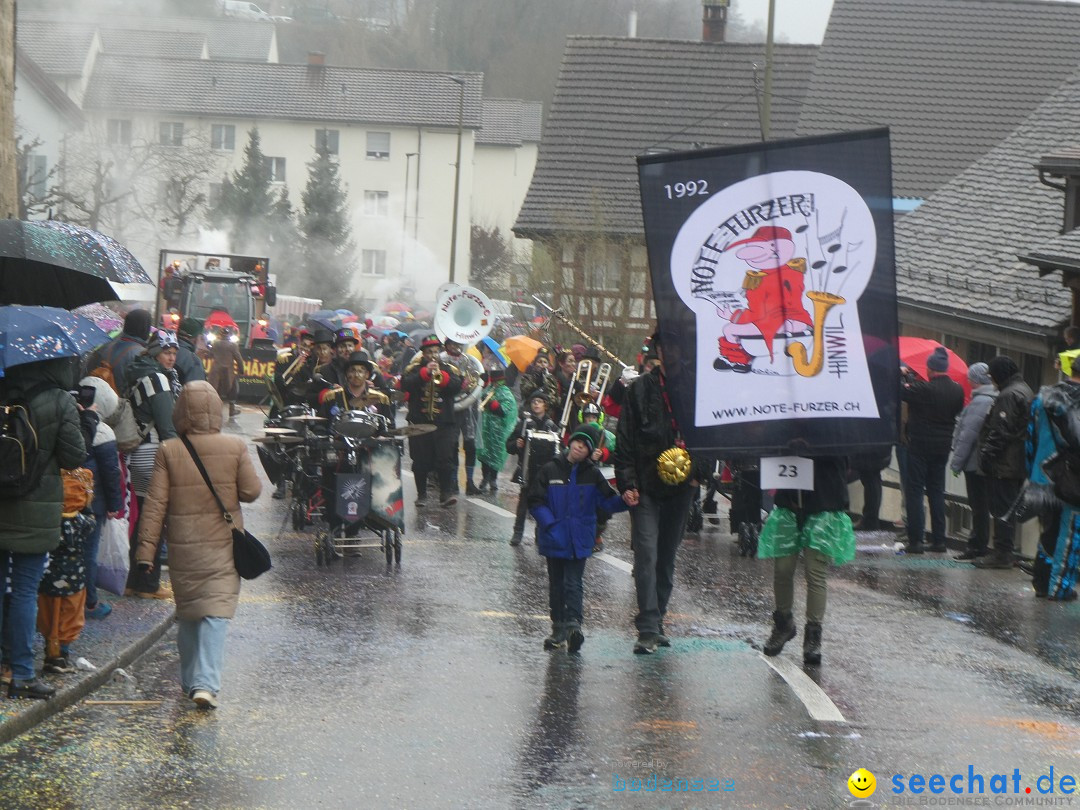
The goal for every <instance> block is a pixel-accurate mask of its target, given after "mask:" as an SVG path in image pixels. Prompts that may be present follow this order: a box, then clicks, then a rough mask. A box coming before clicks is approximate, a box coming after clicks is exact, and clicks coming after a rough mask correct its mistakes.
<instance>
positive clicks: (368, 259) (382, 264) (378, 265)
mask: <svg viewBox="0 0 1080 810" xmlns="http://www.w3.org/2000/svg"><path fill="white" fill-rule="evenodd" d="M360 272H361V273H363V274H364V275H365V276H385V275H386V251H385V250H365V251H364V253H363V260H362V263H361V269H360Z"/></svg>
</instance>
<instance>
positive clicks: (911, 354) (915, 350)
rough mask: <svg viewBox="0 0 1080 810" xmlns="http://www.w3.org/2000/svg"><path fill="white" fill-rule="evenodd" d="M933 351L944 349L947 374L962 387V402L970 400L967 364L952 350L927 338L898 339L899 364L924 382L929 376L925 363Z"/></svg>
mask: <svg viewBox="0 0 1080 810" xmlns="http://www.w3.org/2000/svg"><path fill="white" fill-rule="evenodd" d="M935 349H945V353H946V354H947V355H949V371H948V372H947V373H948V375H949V377H950V378H951V379H953V380H956V382H958V383H960V385H961V386H962V387H963V389H964V401H965V402H967V400H968V399H970V398H971V382H970V381H969V380H968V376H967V373H968V367H967V363H965V362H964V361H963V360H961V359H960V356H959V355H958V354H957V353H956V352H954V351H953V350H952V349H947V348H945V347H944V346H942V345H941V344H940V343H938V342H937V341H936V340H930V339H929V338H917V337H902V338H900V362H901V363H902V364H903V365H905V366H907V367H908V368H910V369H911V370H912V371H914V372H915V373H916V374H918V375H919V376H920V377H922V378H923V379H924V380H929V379H930V374H929V372H928V371H927V369H926V361H927V359H929V357H930V355H931V354H933V353H934V350H935Z"/></svg>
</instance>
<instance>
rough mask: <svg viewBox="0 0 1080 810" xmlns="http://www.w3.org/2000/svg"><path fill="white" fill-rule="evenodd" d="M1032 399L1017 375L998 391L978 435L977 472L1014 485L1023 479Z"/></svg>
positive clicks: (1025, 472)
mask: <svg viewBox="0 0 1080 810" xmlns="http://www.w3.org/2000/svg"><path fill="white" fill-rule="evenodd" d="M1034 398H1035V395H1034V394H1032V392H1031V389H1030V388H1029V387H1028V384H1027V383H1026V382H1024V379H1023V377H1021V376H1020V375H1019V374H1013V375H1012V376H1011V377H1009V379H1008V380H1006V381H1005V384H1004V385H1002V386H1001V388H1000V389H999V390H998V395H997V398H996V399H995V400H994V403H993V405H991V406H990V412H989V413H988V414H987V415H986V421H984V422H983V425H982V430H980V431H979V472H981V473H982V474H983V475H986V476H989V477H991V478H1003V479H1013V480H1016V481H1019V480H1021V479H1023V478H1024V477H1025V476H1026V474H1027V465H1026V464H1025V452H1024V442H1025V441H1026V439H1027V424H1028V415H1029V413H1030V412H1031V401H1032V400H1033V399H1034Z"/></svg>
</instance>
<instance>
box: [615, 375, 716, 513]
mask: <svg viewBox="0 0 1080 810" xmlns="http://www.w3.org/2000/svg"><path fill="white" fill-rule="evenodd" d="M615 435H616V445H615V458H614V464H615V478H616V481H617V483H618V485H619V492H626V491H627V490H628V489H637V490H640V491H641V492H642V493H647V494H648V495H650V496H652V497H654V498H668V497H671V496H673V495H675V494H677V493H679V492H683V491H685V490H686V489H688V488H689V487H690V481H691V480H692V479H694V478H695V477H696V475H695V473H691V475H690V476H689V477H688V478H687V479H686V480H685V481H683V482H682V483H681V484H666V483H664V482H663V481H662V480H660V474H659V472H658V471H657V469H656V459H657V458H658V457H659V456H660V454H661V453H663V452H664V451H665V450H667V449H668V448H669V447H671V446H673V445H674V444H675V439H676V436H675V428H674V426H673V425H672V416H671V412H670V411H669V410H668V408H667V405H666V403H665V402H664V395H663V390H662V388H661V381H660V369H659V368H655V369H653V370H652V371H651V372H649V373H648V374H642V375H641V376H640V377H637V378H636V379H635V380H634V381H633V382H632V383H630V387H629V388H628V389H627V392H626V399H625V400H624V402H623V407H622V411H621V412H620V414H619V424H618V426H617V427H616V428H615Z"/></svg>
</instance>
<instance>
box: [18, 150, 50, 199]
mask: <svg viewBox="0 0 1080 810" xmlns="http://www.w3.org/2000/svg"><path fill="white" fill-rule="evenodd" d="M25 168H26V175H25V176H24V177H23V188H24V189H25V191H26V196H27V198H28V199H29V200H40V199H43V198H44V197H45V180H46V179H47V178H48V176H49V159H48V158H47V157H46V156H45V155H27V156H26V167H25Z"/></svg>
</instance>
